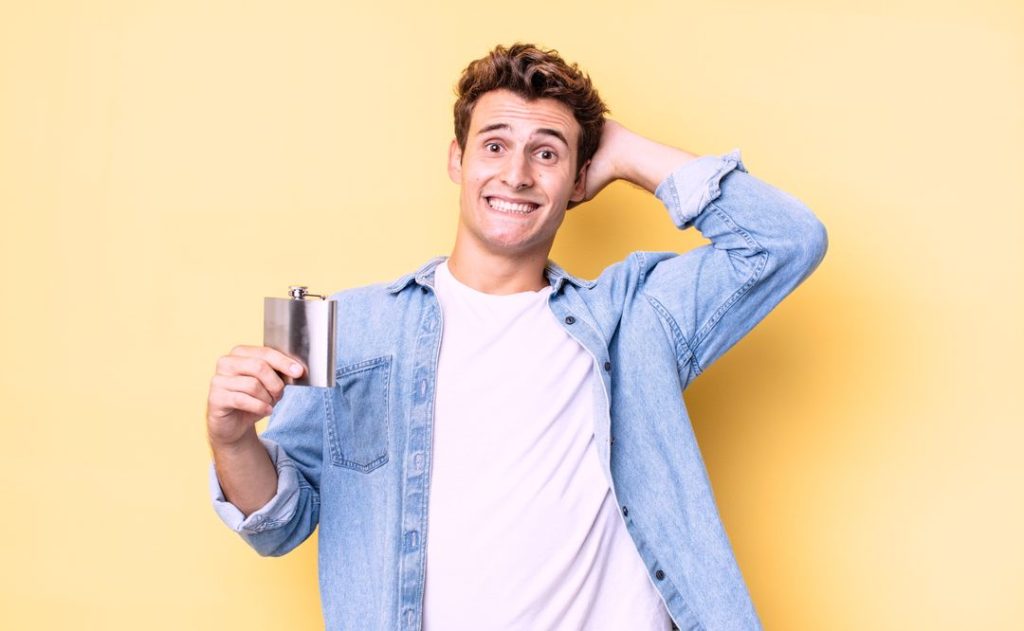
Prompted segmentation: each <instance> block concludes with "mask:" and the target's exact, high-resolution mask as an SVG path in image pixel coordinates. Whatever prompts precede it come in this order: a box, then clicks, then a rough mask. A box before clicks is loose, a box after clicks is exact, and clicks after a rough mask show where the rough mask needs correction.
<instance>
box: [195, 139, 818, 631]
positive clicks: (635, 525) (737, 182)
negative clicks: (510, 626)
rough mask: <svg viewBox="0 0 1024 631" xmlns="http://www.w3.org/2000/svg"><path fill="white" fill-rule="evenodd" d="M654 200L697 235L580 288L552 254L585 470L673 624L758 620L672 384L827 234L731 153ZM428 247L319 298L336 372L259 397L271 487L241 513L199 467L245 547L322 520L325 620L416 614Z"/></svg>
mask: <svg viewBox="0 0 1024 631" xmlns="http://www.w3.org/2000/svg"><path fill="white" fill-rule="evenodd" d="M655 194H656V195H657V197H658V198H659V199H660V200H661V201H662V202H663V203H664V204H665V205H666V207H667V208H668V211H669V213H670V215H671V217H672V220H673V222H674V223H675V224H676V226H677V227H678V228H680V229H685V228H688V227H689V226H691V225H693V226H695V227H696V228H697V229H698V230H699V231H700V232H701V234H703V235H704V236H705V237H707V238H708V239H709V240H710V242H711V243H710V244H708V245H704V246H702V247H698V248H695V249H693V250H691V251H689V252H687V253H685V254H678V253H675V252H634V253H633V254H631V255H630V256H629V257H627V258H626V259H625V260H623V261H621V262H619V263H616V264H614V265H612V266H610V267H609V268H607V269H606V270H605V271H604V272H603V273H602V274H601V276H600V277H599V278H598V279H597V280H595V281H586V280H580V279H577V278H574V277H573V276H570V275H569V274H567V273H566V272H565V271H563V270H562V269H561V268H559V267H558V266H557V265H555V264H553V263H551V264H549V265H548V267H547V269H546V275H547V279H548V281H549V282H550V283H551V286H552V288H553V291H552V292H551V295H550V297H549V301H548V302H549V306H550V308H551V310H552V312H554V314H555V315H556V316H557V318H558V320H559V321H561V322H562V324H563V326H564V327H565V330H566V331H567V332H568V333H569V334H570V335H571V336H572V337H573V338H574V339H576V341H578V342H579V343H580V344H582V345H583V346H584V347H585V348H586V350H587V351H589V353H590V354H591V355H592V356H593V358H594V372H595V374H597V375H598V376H599V379H596V380H594V381H595V384H596V389H595V391H594V393H593V395H594V397H596V399H595V400H596V401H597V402H598V404H597V405H595V410H596V412H597V414H596V416H595V418H594V435H595V440H596V444H597V448H598V453H599V455H600V458H601V464H602V466H603V469H604V472H605V474H606V476H607V478H608V480H609V483H610V484H611V488H612V492H613V493H614V494H615V496H616V499H617V502H618V505H619V506H620V507H621V513H622V516H623V520H624V522H625V525H626V528H627V530H628V532H629V534H630V536H631V537H632V539H633V542H634V543H635V544H636V548H637V550H638V552H639V554H640V556H641V558H642V559H643V562H644V564H645V565H646V567H647V570H648V572H649V574H650V577H651V582H652V583H653V585H654V586H655V587H656V589H657V590H658V592H659V593H660V594H661V597H662V598H663V599H664V602H665V604H666V606H667V608H668V611H669V613H670V615H671V616H672V619H673V621H674V622H675V624H676V625H677V626H678V627H679V628H681V629H709V630H710V629H757V628H760V623H759V621H758V618H757V614H756V613H755V610H754V607H753V604H752V603H751V600H750V595H749V594H748V592H747V588H746V586H745V584H744V582H743V577H742V575H741V574H740V571H739V568H738V566H737V564H736V560H735V558H734V556H733V553H732V549H731V547H730V545H729V541H728V538H727V537H726V533H725V530H724V529H723V527H722V524H721V521H720V519H719V516H718V511H717V508H716V506H715V501H714V497H713V495H712V490H711V486H710V483H709V481H708V476H707V472H706V470H705V467H704V463H703V460H702V459H701V454H700V451H699V449H698V446H697V442H696V440H695V438H694V434H693V430H692V428H691V426H690V419H689V416H688V414H687V411H686V407H685V405H684V402H683V398H682V396H681V392H682V391H683V390H685V389H686V387H687V385H689V383H690V382H691V381H692V380H693V379H694V378H696V377H697V376H698V375H700V374H701V372H702V371H703V370H704V369H705V368H707V367H708V366H709V365H710V364H711V363H712V362H713V361H715V360H716V359H717V358H718V357H719V356H721V355H722V353H724V352H725V351H726V350H728V349H729V348H730V347H731V346H732V345H733V344H735V343H736V342H737V341H738V340H739V339H740V338H742V337H743V336H744V335H745V334H746V333H747V332H748V331H750V330H751V328H753V327H754V325H756V324H757V323H758V322H759V321H760V320H761V319H762V318H764V317H765V315H767V314H768V312H770V311H771V310H772V309H773V308H774V307H775V305H776V304H778V303H779V302H780V301H781V300H782V299H783V298H784V297H785V296H786V295H787V294H788V293H789V292H790V291H792V290H793V289H794V288H795V287H796V286H797V285H798V284H799V283H800V282H801V281H803V279H804V278H806V277H807V276H808V275H809V274H810V273H811V272H812V271H813V270H814V269H815V267H817V265H818V264H819V262H820V261H821V259H822V257H823V256H824V254H825V250H826V248H827V235H826V231H825V229H824V227H823V225H822V224H821V222H820V221H819V220H818V219H817V218H816V217H815V216H814V215H813V214H812V213H811V211H810V210H809V209H808V208H807V207H806V206H805V205H804V204H803V203H801V202H800V201H798V200H797V199H796V198H794V197H792V196H791V195H789V194H787V193H784V192H782V191H780V190H778V189H776V188H774V187H772V186H770V185H768V184H766V183H764V182H762V181H760V180H758V179H756V178H754V177H753V176H751V175H749V173H747V170H746V168H745V167H744V165H743V163H742V160H741V158H740V152H739V150H734V151H732V152H730V153H728V154H726V155H724V156H721V157H718V156H704V157H701V158H698V159H695V160H692V161H690V162H688V163H687V164H685V165H683V166H682V167H680V168H679V169H677V170H676V171H675V172H674V173H672V174H671V175H670V176H669V177H668V178H666V179H665V180H664V181H663V182H661V184H660V185H659V186H658V189H657V191H656V193H655ZM441 260H443V259H442V258H437V259H434V260H432V261H430V262H428V263H427V264H426V265H424V266H423V267H422V268H420V269H419V270H418V271H416V272H414V273H412V274H408V275H406V276H403V277H402V278H399V279H398V280H397V281H395V282H393V283H391V284H390V285H383V284H379V285H372V286H368V287H361V288H357V289H352V290H348V291H343V292H340V293H337V294H335V295H333V296H332V297H331V299H332V300H336V301H337V302H338V328H339V334H338V336H337V349H336V354H335V355H336V358H337V359H336V361H337V364H336V367H337V385H336V386H335V387H334V388H330V389H328V388H310V387H295V386H288V387H287V388H286V389H285V395H284V397H283V398H282V400H281V401H280V402H279V403H278V404H277V406H276V407H275V408H274V412H273V414H272V416H271V419H270V422H269V425H268V428H267V430H266V431H265V432H263V434H262V436H261V440H262V441H263V443H264V445H265V446H266V448H267V449H268V451H269V453H270V455H271V458H272V459H273V461H274V463H275V465H276V467H277V473H278V489H277V494H276V495H275V496H274V497H273V499H271V500H270V501H269V502H268V503H267V504H266V505H265V506H263V507H262V508H260V509H259V510H257V511H256V512H254V513H252V514H251V515H249V516H248V517H246V516H244V515H243V514H242V513H241V512H240V511H239V510H238V508H236V507H235V506H234V505H232V504H230V503H229V502H227V501H226V500H225V499H224V495H223V492H222V490H221V488H220V485H219V483H218V480H217V477H216V471H215V470H214V468H213V467H212V465H211V469H210V485H211V493H212V495H213V502H214V507H215V509H216V511H217V513H218V514H219V515H220V517H221V518H222V519H223V521H224V522H225V523H226V524H227V525H228V526H229V527H231V528H232V529H233V530H235V531H236V532H238V533H239V534H240V535H241V536H242V537H243V538H244V539H245V541H247V542H248V543H249V544H250V545H251V546H252V547H253V548H255V549H256V551H257V552H259V553H260V554H261V555H282V554H285V553H287V552H288V551H290V550H292V549H293V548H295V547H296V546H297V545H299V544H300V543H302V542H303V541H304V540H305V539H306V538H307V537H309V535H310V534H311V533H312V532H313V531H314V529H316V528H317V526H318V525H319V527H320V534H319V573H320V592H321V599H322V604H323V613H324V619H325V623H326V626H327V628H329V629H360V630H366V629H382V630H385V629H386V630H391V629H402V630H412V629H419V628H420V627H421V624H422V619H423V616H422V605H423V586H424V575H425V570H426V561H427V559H426V538H427V537H428V536H429V524H428V523H427V502H428V501H429V498H430V466H431V444H432V431H431V430H432V427H433V418H434V417H433V415H434V392H435V383H436V378H437V359H438V352H439V350H440V345H441V330H442V326H441V317H442V314H441V309H440V306H439V304H438V301H437V299H436V297H435V295H434V292H433V283H434V268H435V267H436V265H437V264H438V263H439V262H440V261H441ZM486 562H487V559H480V563H486ZM484 626H486V625H484Z"/></svg>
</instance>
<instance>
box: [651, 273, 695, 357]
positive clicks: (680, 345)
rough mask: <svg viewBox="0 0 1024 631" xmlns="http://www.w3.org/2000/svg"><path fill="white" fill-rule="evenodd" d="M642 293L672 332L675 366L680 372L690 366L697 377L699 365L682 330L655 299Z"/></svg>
mask: <svg viewBox="0 0 1024 631" xmlns="http://www.w3.org/2000/svg"><path fill="white" fill-rule="evenodd" d="M642 291H643V294H644V298H646V299H647V302H649V303H650V304H651V306H652V307H654V310H655V311H656V312H657V313H658V315H659V316H660V317H661V318H662V319H663V320H665V322H666V323H667V324H668V327H669V330H671V331H672V336H673V337H674V338H675V339H674V340H673V346H674V347H675V349H676V352H675V356H676V364H677V365H678V368H679V371H680V372H682V371H683V367H684V366H686V365H687V364H690V365H692V366H693V369H694V371H695V372H696V374H697V375H699V374H700V373H701V368H700V364H698V363H697V359H696V354H695V353H694V352H693V348H691V347H690V344H689V342H687V340H686V336H685V335H683V331H682V329H680V328H679V323H677V322H676V319H675V318H673V317H672V314H671V313H669V311H668V309H666V308H665V306H664V305H663V304H661V303H660V302H659V301H658V299H657V298H655V297H654V296H652V295H650V294H649V293H647V291H646V290H642ZM681 349H685V350H686V353H685V354H684V353H682V352H681Z"/></svg>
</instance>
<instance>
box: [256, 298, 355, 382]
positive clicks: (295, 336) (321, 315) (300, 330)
mask: <svg viewBox="0 0 1024 631" xmlns="http://www.w3.org/2000/svg"><path fill="white" fill-rule="evenodd" d="M336 313H337V303H336V302H334V301H333V300H294V299H289V298H264V299H263V345H264V346H269V347H270V348H274V349H277V350H279V351H281V352H282V353H287V354H288V355H291V356H292V357H295V358H296V359H298V360H300V361H301V362H302V363H304V364H305V365H306V366H307V368H308V370H307V371H306V374H305V375H303V376H302V377H300V378H299V379H293V380H292V381H291V382H290V383H293V384H295V385H297V386H318V387H322V388H332V387H334V335H335V329H334V325H335V317H336Z"/></svg>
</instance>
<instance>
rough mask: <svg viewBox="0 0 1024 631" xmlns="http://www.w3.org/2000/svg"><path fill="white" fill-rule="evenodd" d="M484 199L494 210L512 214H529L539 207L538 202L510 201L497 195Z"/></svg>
mask: <svg viewBox="0 0 1024 631" xmlns="http://www.w3.org/2000/svg"><path fill="white" fill-rule="evenodd" d="M486 199H487V205H488V206H490V207H491V208H493V209H494V210H496V211H498V212H501V213H509V214H512V215H529V214H530V213H532V212H533V211H535V210H537V208H538V207H539V206H538V204H534V203H533V202H510V201H508V200H505V199H499V198H497V197H488V198H486Z"/></svg>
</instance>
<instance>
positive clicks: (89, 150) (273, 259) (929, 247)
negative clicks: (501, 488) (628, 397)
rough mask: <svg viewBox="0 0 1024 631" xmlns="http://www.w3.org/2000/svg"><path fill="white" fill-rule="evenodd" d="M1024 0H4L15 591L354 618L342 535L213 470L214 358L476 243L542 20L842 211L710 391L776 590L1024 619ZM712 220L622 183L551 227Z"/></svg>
mask: <svg viewBox="0 0 1024 631" xmlns="http://www.w3.org/2000/svg"><path fill="white" fill-rule="evenodd" d="M855 4H856V7H855V6H854V5H855ZM627 5H628V8H627ZM1022 6H1024V5H1021V4H1020V3H1019V2H1008V1H1007V2H998V1H995V0H980V1H971V2H967V1H964V2H960V3H956V2H920V1H900V0H896V1H886V2H877V1H868V2H861V3H853V2H849V3H840V2H816V1H812V0H805V1H797V0H786V1H782V2H771V3H764V2H756V1H753V0H750V1H746V2H729V3H717V2H701V3H697V2H680V1H679V0H664V1H659V2H642V1H641V2H633V3H623V2H600V1H587V2H582V1H578V2H577V1H574V2H561V3H558V2H535V1H522V2H515V3H501V4H498V3H488V2H466V1H464V0H459V1H458V2H450V3H446V4H443V5H441V4H439V5H437V6H432V5H431V4H430V3H414V2H407V3H388V2H373V3H352V4H348V3H335V2H325V1H324V2H301V1H300V2H293V3H287V4H286V3H272V2H241V1H233V2H229V1H227V0H202V1H195V0H188V1H183V0H174V1H171V0H166V1H152V2H114V1H110V0H104V1H100V0H96V1H91V2H55V1H41V2H15V1H14V0H4V2H3V5H2V8H0V210H2V219H0V274H2V278H0V292H2V294H0V295H2V296H3V297H2V299H0V300H2V314H3V321H2V327H0V352H2V361H0V385H2V392H0V395H2V407H0V410H2V418H3V425H2V435H0V440H2V455H0V494H2V496H0V497H2V503H0V506H2V507H3V515H2V516H0V545H2V555H0V559H2V561H0V566H2V567H3V570H2V572H0V575H2V579H0V626H2V627H3V628H5V629H141V628H146V629H250V630H252V629H295V628H317V627H319V626H320V625H322V620H321V617H320V609H319V597H318V593H317V580H316V558H315V538H314V539H313V540H311V541H310V542H307V544H306V545H304V546H302V547H301V548H300V549H298V550H296V551H295V552H293V553H292V554H291V555H289V556H287V557H284V558H281V559H262V558H259V557H258V556H257V555H256V554H255V553H253V552H252V551H250V550H249V548H248V547H246V546H245V545H244V544H243V542H242V541H241V540H240V539H238V538H237V537H236V536H235V535H234V534H232V533H231V532H230V531H228V530H227V529H226V528H224V527H223V526H222V525H221V524H220V522H219V521H218V520H217V518H216V517H215V515H214V513H213V511H212V509H211V508H210V506H209V500H208V496H207V487H206V474H207V462H208V452H207V447H206V443H205V426H204V423H205V420H204V409H205V397H206V391H207V383H208V380H209V378H210V376H211V375H212V372H213V367H214V362H215V360H216V358H217V356H219V355H220V354H222V353H225V352H227V351H228V349H230V347H231V346H233V345H234V344H237V343H258V342H259V340H260V336H261V309H262V298H263V297H264V296H268V295H280V294H282V292H283V291H284V290H285V289H286V287H287V285H288V284H290V283H296V282H301V283H303V284H308V285H310V286H311V287H313V288H315V289H319V290H328V291H333V290H338V289H342V288H345V287H350V286H354V285H359V284H364V283H369V282H375V281H380V280H386V279H391V278H393V277H396V276H398V275H399V274H401V273H404V272H406V271H408V270H410V269H412V268H414V267H416V266H418V265H419V264H420V263H422V262H423V261H424V260H425V259H427V258H428V257H429V256H432V255H434V254H438V253H446V252H447V251H448V248H449V247H450V244H451V238H452V236H453V229H454V225H455V208H456V195H457V190H456V187H455V186H454V185H453V184H452V183H451V182H449V180H448V179H447V176H446V174H445V169H444V161H445V156H446V149H447V142H448V140H449V138H450V137H451V133H452V132H451V120H450V119H451V112H450V109H451V104H452V101H453V97H452V87H453V85H454V82H455V80H456V77H457V75H458V73H459V71H460V70H461V69H462V68H463V67H464V65H465V64H466V63H467V62H468V61H469V60H470V59H473V58H475V57H478V56H480V55H482V54H484V53H485V52H486V51H487V50H488V49H489V48H490V47H491V46H492V45H494V44H496V43H501V42H505V43H508V42H512V41H514V40H517V39H519V40H525V41H536V42H538V43H541V44H543V45H547V46H551V47H555V48H558V49H559V50H560V51H561V52H562V53H563V54H564V55H565V56H566V57H567V58H568V59H570V60H574V61H577V62H579V63H580V64H581V65H582V66H583V67H584V68H586V69H587V70H588V71H589V72H590V74H591V76H592V77H593V79H594V80H595V82H596V83H597V85H598V86H599V87H600V90H601V93H602V95H603V96H604V97H605V99H606V100H607V102H608V103H609V104H610V106H611V108H612V110H613V116H614V117H616V118H617V119H619V120H620V121H622V122H624V123H625V124H626V125H627V126H631V127H632V128H634V129H635V130H637V131H639V132H641V133H643V134H646V135H650V136H652V137H655V138H657V139H660V140H662V141H665V142H668V143H672V144H675V145H678V146H681V147H683V148H685V149H688V150H690V151H693V152H695V153H700V154H706V153H716V154H721V153H724V152H726V151H728V150H730V149H732V148H734V147H739V148H740V149H741V150H742V152H743V158H744V161H745V163H746V164H747V167H748V168H749V170H750V172H751V173H752V174H754V175H756V176H758V177H760V178H762V179H764V180H766V181H768V182H771V183H773V184H775V185H776V186H778V187H779V188H782V189H783V190H786V191H787V192H790V193H792V194H793V195H795V196H797V197H799V198H800V199H802V200H803V201H805V202H806V203H807V204H808V205H809V206H810V207H811V208H812V209H814V210H815V212H816V213H817V214H818V215H819V216H820V217H821V218H822V220H823V221H824V223H825V224H826V226H827V227H828V230H829V237H830V251H829V253H828V256H827V257H826V259H825V261H824V263H823V264H822V266H821V268H819V270H818V271H817V273H816V274H815V275H814V276H812V277H811V278H810V280H809V281H808V282H807V283H806V284H804V285H803V286H801V287H800V288H799V289H798V290H797V291H796V292H795V293H794V294H793V295H792V296H791V297H790V298H789V299H788V300H787V301H786V302H785V303H783V304H782V305H781V306H780V307H779V308H778V309H777V310H776V311H774V312H773V313H772V314H771V315H770V316H769V317H768V318H767V319H766V320H765V321H764V323H763V324H762V325H761V326H760V327H758V328H757V329H756V330H755V331H754V332H753V333H752V334H751V335H750V336H749V337H748V338H747V339H745V340H744V341H742V342H741V343H740V344H739V345H738V346H737V347H736V348H735V349H734V350H733V351H732V352H730V353H729V354H728V355H726V357H725V358H723V359H722V360H721V361H720V362H719V363H718V364H716V365H715V366H714V367H713V368H712V369H710V370H709V371H708V372H707V374H705V375H704V376H703V377H701V378H700V379H699V380H698V381H697V382H696V383H695V384H694V386H693V387H692V389H691V390H690V391H689V392H688V394H687V400H688V402H689V405H690V409H691V413H692V415H693V418H694V421H695V425H696V429H697V433H698V436H699V439H700V442H701V445H702V448H703V450H704V453H705V456H706V460H707V464H708V467H709V469H710V474H711V478H712V481H713V483H714V487H715V492H716V494H717V497H718V501H719V504H720V508H721V512H722V517H723V519H724V521H725V524H726V527H727V529H728V531H729V533H730V537H731V539H732V541H733V544H734V546H735V550H736V553H737V556H738V558H739V561H740V565H741V567H742V569H743V572H744V575H745V576H746V578H747V581H748V583H749V586H750V589H751V592H752V595H753V598H754V601H755V603H756V606H757V608H758V611H759V613H760V614H761V616H762V618H763V621H764V623H765V625H766V626H767V627H768V628H769V629H786V630H803V629H807V630H814V629H867V628H871V629H1014V628H1017V629H1019V628H1021V626H1020V625H1021V620H1022V619H1024V598H1022V594H1024V545H1022V542H1021V533H1022V532H1024V490H1022V489H1024V484H1022V483H1024V473H1022V464H1021V458H1020V456H1019V455H1018V454H1019V452H1020V451H1021V444H1022V443H1024V428H1022V420H1021V419H1022V418H1024V410H1022V407H1024V406H1022V394H1021V392H1022V389H1024V388H1022V386H1021V385H1020V383H1019V381H1020V377H1021V370H1020V367H1019V358H1020V357H1021V355H1022V351H1024V348H1022V340H1021V322H1022V321H1024V314H1022V308H1021V307H1022V296H1021V288H1022V283H1021V280H1022V279H1021V272H1022V270H1024V257H1022V255H1021V237H1022V234H1024V232H1022V228H1024V225H1022V224H1024V221H1022V215H1024V195H1022V191H1021V180H1022V175H1024V159H1022V152H1021V147H1022V146H1024V122H1022V112H1024V85H1022V78H1024V42H1022V40H1024V9H1022V8H1021V7H1022ZM700 243H702V241H701V240H700V238H699V235H696V234H691V233H685V234H681V233H677V232H676V231H674V230H673V229H672V226H671V224H670V222H669V221H668V219H667V218H666V216H665V214H664V213H663V211H662V210H661V209H660V206H659V204H658V203H657V202H656V201H655V200H653V199H652V198H651V197H650V196H648V195H646V194H645V193H642V192H639V191H636V190H634V189H631V188H630V187H628V186H624V185H615V186H613V187H612V188H611V189H609V190H608V191H606V192H605V194H604V195H603V196H601V197H600V198H599V199H598V200H597V201H595V202H593V203H591V204H589V205H586V206H583V207H580V208H579V209H576V210H574V211H572V212H571V213H570V217H569V219H568V220H567V221H566V224H565V226H564V228H563V230H562V233H561V234H560V237H559V240H558V242H557V244H556V247H555V252H554V255H553V256H554V258H555V259H556V260H558V261H559V262H560V263H562V264H563V265H565V266H566V267H568V268H569V269H570V270H573V271H575V272H578V273H580V274H582V275H584V276H588V277H593V276H594V275H596V274H597V273H598V272H599V271H600V270H601V269H602V268H603V267H604V266H606V265H607V264H610V263H612V262H614V261H616V260H618V259H620V258H621V257H623V256H625V255H626V253H627V252H629V251H631V250H635V249H666V248H675V249H680V250H684V249H688V248H690V247H693V246H695V245H698V244H700Z"/></svg>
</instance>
